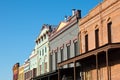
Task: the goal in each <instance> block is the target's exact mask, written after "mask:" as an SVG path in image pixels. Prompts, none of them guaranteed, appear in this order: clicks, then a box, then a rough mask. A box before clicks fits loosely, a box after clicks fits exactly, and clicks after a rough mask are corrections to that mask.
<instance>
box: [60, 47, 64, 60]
mask: <svg viewBox="0 0 120 80" xmlns="http://www.w3.org/2000/svg"><path fill="white" fill-rule="evenodd" d="M60 53H61V62H62V61H63V58H64V56H63V49H60Z"/></svg>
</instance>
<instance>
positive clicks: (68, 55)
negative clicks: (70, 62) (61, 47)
mask: <svg viewBox="0 0 120 80" xmlns="http://www.w3.org/2000/svg"><path fill="white" fill-rule="evenodd" d="M68 58H70V45H68V46H67V59H68Z"/></svg>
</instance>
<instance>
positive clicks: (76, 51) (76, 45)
mask: <svg viewBox="0 0 120 80" xmlns="http://www.w3.org/2000/svg"><path fill="white" fill-rule="evenodd" d="M74 53H75V56H77V55H79V53H78V41H76V42H74Z"/></svg>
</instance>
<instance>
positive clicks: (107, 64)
mask: <svg viewBox="0 0 120 80" xmlns="http://www.w3.org/2000/svg"><path fill="white" fill-rule="evenodd" d="M106 67H107V78H108V79H107V80H110V77H109V62H108V50H107V51H106Z"/></svg>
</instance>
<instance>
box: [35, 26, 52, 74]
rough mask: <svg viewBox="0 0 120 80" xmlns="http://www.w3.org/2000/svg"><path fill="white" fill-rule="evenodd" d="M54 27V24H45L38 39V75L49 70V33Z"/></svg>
mask: <svg viewBox="0 0 120 80" xmlns="http://www.w3.org/2000/svg"><path fill="white" fill-rule="evenodd" d="M53 29H54V28H53V26H51V25H48V24H44V25H43V26H42V29H41V32H40V34H39V36H38V37H37V39H36V51H37V58H38V61H37V62H38V64H37V75H40V74H45V73H47V72H49V35H50V33H51V32H52V31H53Z"/></svg>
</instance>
